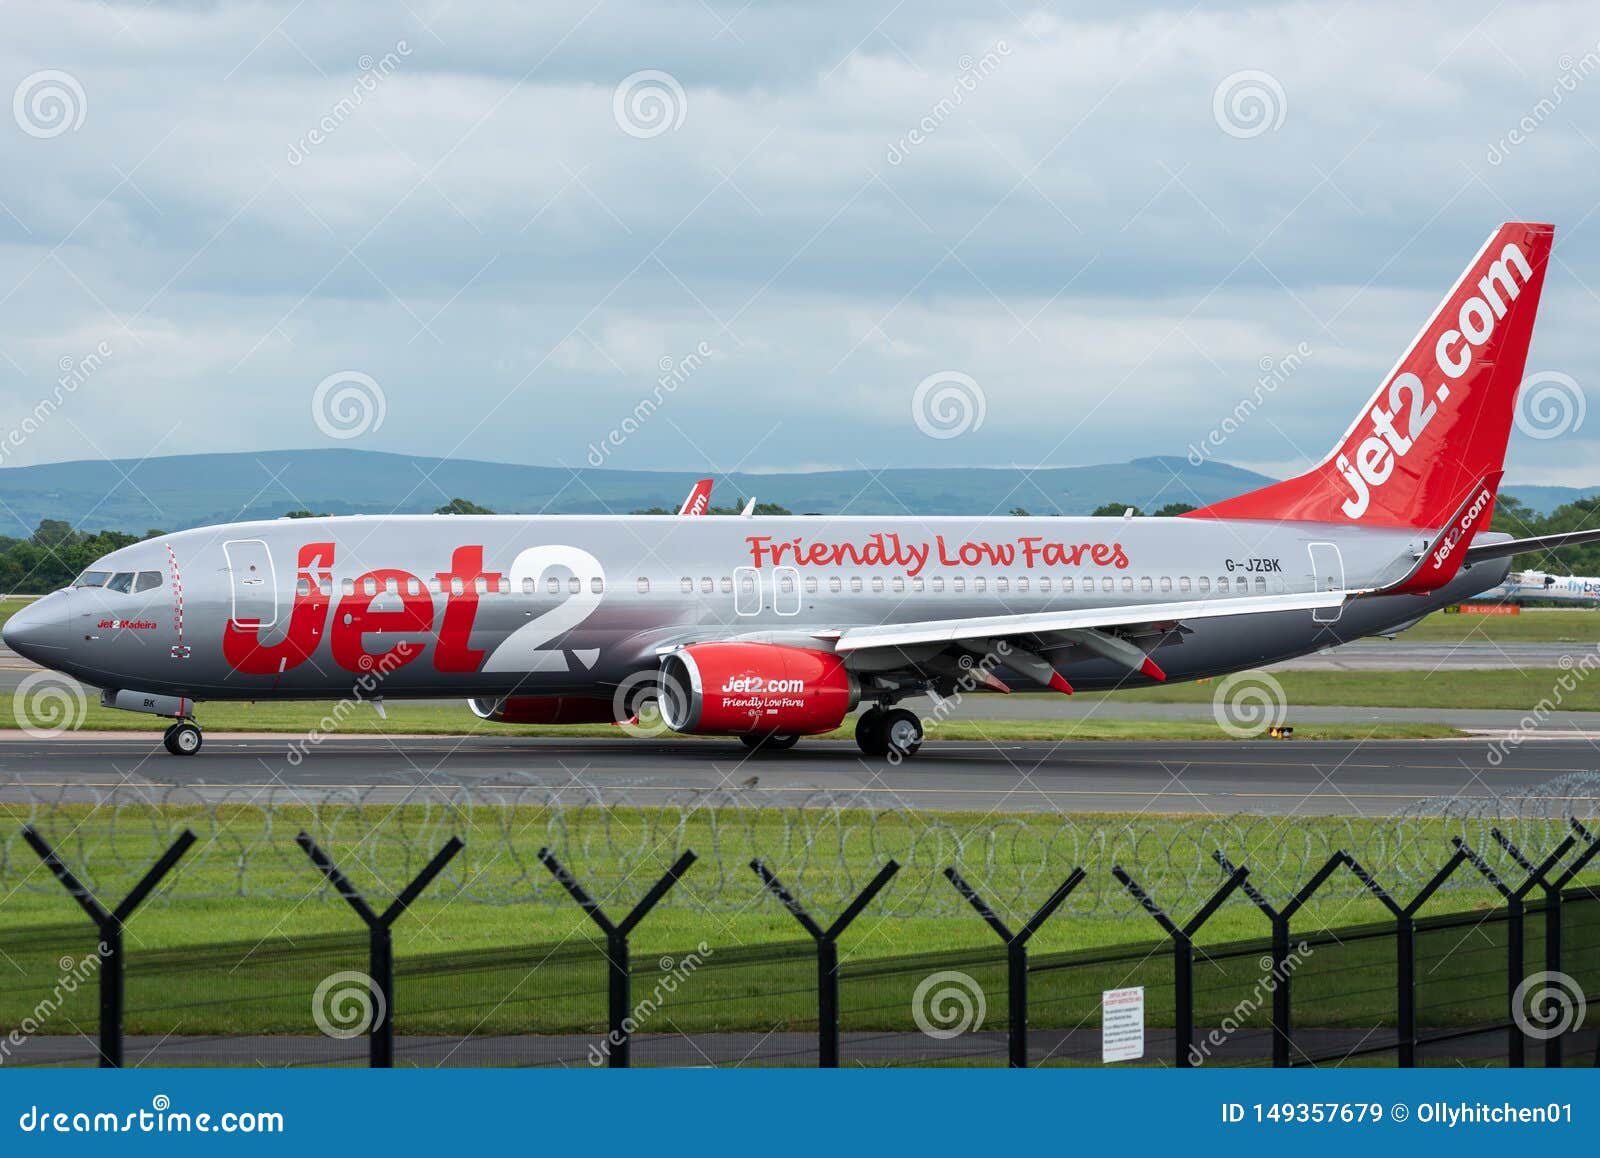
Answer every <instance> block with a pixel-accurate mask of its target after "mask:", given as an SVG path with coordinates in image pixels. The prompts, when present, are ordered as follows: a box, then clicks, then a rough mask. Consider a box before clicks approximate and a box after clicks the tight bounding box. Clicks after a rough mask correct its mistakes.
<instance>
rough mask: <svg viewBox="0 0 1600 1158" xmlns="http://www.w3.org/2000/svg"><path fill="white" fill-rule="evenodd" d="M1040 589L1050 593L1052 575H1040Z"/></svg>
mask: <svg viewBox="0 0 1600 1158" xmlns="http://www.w3.org/2000/svg"><path fill="white" fill-rule="evenodd" d="M1039 590H1040V591H1043V592H1045V593H1046V594H1048V593H1049V591H1050V576H1048V575H1044V576H1041V577H1040V579H1039Z"/></svg>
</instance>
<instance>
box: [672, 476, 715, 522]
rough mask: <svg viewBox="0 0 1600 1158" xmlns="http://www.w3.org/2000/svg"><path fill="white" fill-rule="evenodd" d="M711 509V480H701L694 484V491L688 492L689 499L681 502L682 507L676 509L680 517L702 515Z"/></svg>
mask: <svg viewBox="0 0 1600 1158" xmlns="http://www.w3.org/2000/svg"><path fill="white" fill-rule="evenodd" d="M710 507H711V480H710V479H708V478H703V479H701V480H700V481H699V482H697V483H695V484H694V489H693V490H691V491H690V492H689V497H688V498H686V499H684V500H683V506H681V507H679V508H678V513H679V514H680V515H703V514H705V513H706V511H707V510H709V509H710Z"/></svg>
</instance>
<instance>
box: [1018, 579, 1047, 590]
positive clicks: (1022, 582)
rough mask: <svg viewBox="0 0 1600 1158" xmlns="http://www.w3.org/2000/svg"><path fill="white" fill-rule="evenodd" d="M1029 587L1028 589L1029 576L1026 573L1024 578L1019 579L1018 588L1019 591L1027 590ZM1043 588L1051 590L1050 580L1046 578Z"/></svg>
mask: <svg viewBox="0 0 1600 1158" xmlns="http://www.w3.org/2000/svg"><path fill="white" fill-rule="evenodd" d="M1027 589H1028V577H1027V576H1026V575H1024V576H1023V577H1022V578H1020V579H1018V580H1017V590H1018V591H1026V590H1027ZM1041 590H1043V591H1048V590H1050V580H1048V579H1046V580H1045V581H1044V586H1043V587H1042V588H1041Z"/></svg>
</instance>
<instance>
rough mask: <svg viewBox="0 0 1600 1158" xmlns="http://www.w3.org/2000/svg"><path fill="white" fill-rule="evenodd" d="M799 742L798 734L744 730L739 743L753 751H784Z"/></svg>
mask: <svg viewBox="0 0 1600 1158" xmlns="http://www.w3.org/2000/svg"><path fill="white" fill-rule="evenodd" d="M799 742H800V737H799V736H798V735H788V734H786V733H783V732H744V733H741V734H740V736H739V743H741V744H743V745H744V746H745V747H746V748H749V749H750V750H751V751H752V752H782V751H785V750H787V749H789V748H793V747H794V746H795V745H796V744H798V743H799Z"/></svg>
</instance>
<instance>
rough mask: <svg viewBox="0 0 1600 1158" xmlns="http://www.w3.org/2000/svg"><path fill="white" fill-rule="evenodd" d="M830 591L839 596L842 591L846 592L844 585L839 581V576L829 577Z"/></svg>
mask: <svg viewBox="0 0 1600 1158" xmlns="http://www.w3.org/2000/svg"><path fill="white" fill-rule="evenodd" d="M828 590H829V591H832V592H834V593H835V594H838V593H839V592H840V591H843V590H844V584H843V583H842V582H841V581H840V580H839V576H837V575H833V576H830V577H829V579H828Z"/></svg>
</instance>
